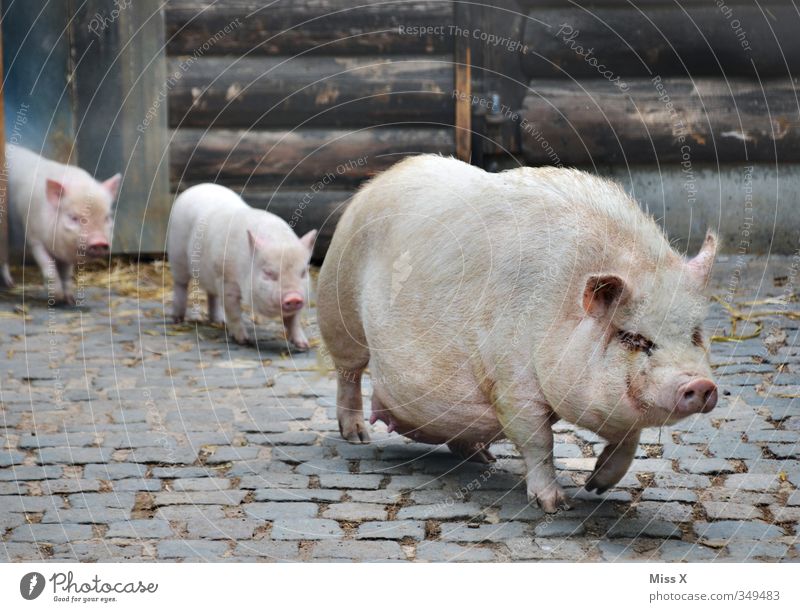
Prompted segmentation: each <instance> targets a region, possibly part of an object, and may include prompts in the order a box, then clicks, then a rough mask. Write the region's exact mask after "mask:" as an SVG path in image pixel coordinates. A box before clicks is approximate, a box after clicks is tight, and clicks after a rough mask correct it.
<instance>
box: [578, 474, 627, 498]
mask: <svg viewBox="0 0 800 612" xmlns="http://www.w3.org/2000/svg"><path fill="white" fill-rule="evenodd" d="M617 482H619V479H617V480H615V481H614V482H610V481H609V478H608V474H607V473H606V472H605V470H599V471H594V472H592V475H591V476H589V480H587V481H586V484H585V485H584V488H585V489H586V490H587V491H594V492H595V493H597V494H598V495H602V494H603V493H605V492H606V491H608V490H609V489H610V488H611V487H613V486H614V485H615V484H617Z"/></svg>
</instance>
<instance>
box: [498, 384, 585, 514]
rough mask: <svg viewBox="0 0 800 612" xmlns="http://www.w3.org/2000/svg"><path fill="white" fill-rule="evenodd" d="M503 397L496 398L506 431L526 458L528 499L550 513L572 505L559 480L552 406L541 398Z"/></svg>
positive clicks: (499, 415) (499, 414)
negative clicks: (554, 453)
mask: <svg viewBox="0 0 800 612" xmlns="http://www.w3.org/2000/svg"><path fill="white" fill-rule="evenodd" d="M500 396H502V395H500ZM502 397H503V399H502V400H495V411H496V413H497V417H498V419H499V420H500V424H501V425H502V426H503V432H504V433H505V435H506V436H507V437H508V439H509V440H511V441H512V442H513V443H514V444H515V445H516V447H517V449H518V450H519V452H520V454H521V455H522V458H523V459H524V460H525V467H526V469H527V475H526V481H527V485H528V499H529V500H530V501H536V502H538V503H539V506H540V507H541V508H542V510H544V511H545V512H548V513H553V512H557V511H558V510H560V509H568V508H570V507H571V506H570V501H569V498H568V497H567V494H566V493H565V492H564V489H562V488H561V485H559V484H558V482H557V481H556V469H555V464H554V462H553V430H552V427H551V423H552V420H553V411H552V409H551V408H550V406H548V405H547V404H546V403H545V402H543V401H540V400H533V401H531V400H527V401H515V400H514V399H513V398H512V397H510V396H502Z"/></svg>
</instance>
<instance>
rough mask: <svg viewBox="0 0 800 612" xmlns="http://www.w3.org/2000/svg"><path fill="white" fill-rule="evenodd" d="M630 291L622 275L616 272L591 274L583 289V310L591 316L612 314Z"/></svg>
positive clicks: (627, 297) (628, 296)
mask: <svg viewBox="0 0 800 612" xmlns="http://www.w3.org/2000/svg"><path fill="white" fill-rule="evenodd" d="M630 295H631V292H630V290H629V289H628V285H627V283H626V282H625V280H624V279H622V277H620V276H617V275H616V274H593V275H592V276H590V277H589V278H588V279H587V280H586V286H585V287H584V289H583V310H584V311H585V312H586V314H588V315H589V316H591V317H596V318H598V319H599V318H603V317H607V316H612V315H613V314H614V311H615V310H616V309H617V308H619V307H620V306H621V305H623V304H624V303H625V302H626V301H627V300H628V299H629V298H630Z"/></svg>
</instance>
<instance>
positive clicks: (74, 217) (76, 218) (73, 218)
mask: <svg viewBox="0 0 800 612" xmlns="http://www.w3.org/2000/svg"><path fill="white" fill-rule="evenodd" d="M69 220H70V221H72V222H73V223H80V222H81V218H80V217H79V216H78V215H70V216H69Z"/></svg>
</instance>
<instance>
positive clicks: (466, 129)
mask: <svg viewBox="0 0 800 612" xmlns="http://www.w3.org/2000/svg"><path fill="white" fill-rule="evenodd" d="M471 8H472V7H470V6H469V5H468V4H458V5H456V7H455V23H456V25H457V26H458V27H460V28H463V29H465V30H469V29H470V28H471V27H472V25H473V24H472V21H471V20H472V15H473V13H472V10H471ZM475 14H476V15H477V14H478V13H477V12H476V13H475ZM471 44H472V42H471V40H470V39H469V38H467V37H464V36H459V37H457V38H456V41H455V53H454V57H455V60H454V61H453V68H454V70H455V76H454V80H455V93H456V95H455V96H454V98H455V105H456V106H455V119H454V122H455V140H456V157H457V158H458V159H460V160H461V161H464V162H467V163H469V162H470V160H471V159H472V49H471Z"/></svg>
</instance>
